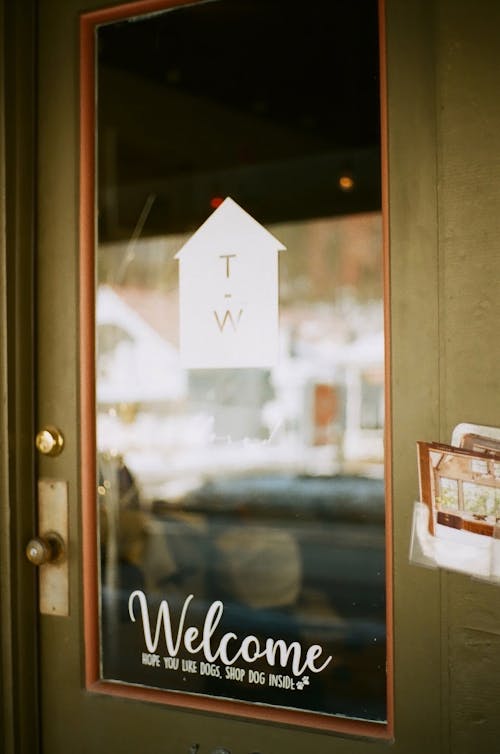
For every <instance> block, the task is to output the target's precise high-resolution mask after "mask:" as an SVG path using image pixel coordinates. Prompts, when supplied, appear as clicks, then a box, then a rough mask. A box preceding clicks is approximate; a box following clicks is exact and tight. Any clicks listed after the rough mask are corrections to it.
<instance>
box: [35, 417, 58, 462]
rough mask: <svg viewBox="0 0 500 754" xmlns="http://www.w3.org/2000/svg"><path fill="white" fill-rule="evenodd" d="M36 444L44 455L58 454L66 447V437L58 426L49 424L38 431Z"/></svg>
mask: <svg viewBox="0 0 500 754" xmlns="http://www.w3.org/2000/svg"><path fill="white" fill-rule="evenodd" d="M35 445H36V447H37V449H38V450H39V451H40V453H42V454H43V455H44V456H58V455H59V453H61V451H62V449H63V447H64V437H63V434H62V432H61V431H60V430H59V429H57V427H53V426H52V425H50V424H48V425H47V426H46V427H42V429H41V430H40V431H39V432H38V433H37V436H36V438H35Z"/></svg>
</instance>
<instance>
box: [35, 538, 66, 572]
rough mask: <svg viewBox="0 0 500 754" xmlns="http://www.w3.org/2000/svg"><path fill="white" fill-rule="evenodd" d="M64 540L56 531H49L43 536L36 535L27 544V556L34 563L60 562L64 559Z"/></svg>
mask: <svg viewBox="0 0 500 754" xmlns="http://www.w3.org/2000/svg"><path fill="white" fill-rule="evenodd" d="M64 552H65V550H64V542H63V540H62V537H60V536H59V534H56V532H48V533H47V534H45V535H44V536H43V537H34V538H33V539H30V541H29V542H28V544H27V545H26V557H27V558H28V560H29V562H30V563H33V565H36V566H41V565H45V564H46V563H59V562H60V561H61V560H63V559H64Z"/></svg>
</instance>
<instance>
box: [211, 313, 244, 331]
mask: <svg viewBox="0 0 500 754" xmlns="http://www.w3.org/2000/svg"><path fill="white" fill-rule="evenodd" d="M242 314H243V309H240V311H239V312H238V316H237V318H236V321H235V320H234V317H233V314H232V312H230V311H229V309H228V310H227V311H226V312H225V314H224V317H223V319H222V322H221V320H220V317H219V315H218V313H217V312H216V311H214V317H215V321H216V322H217V326H218V328H219V332H221V333H222V332H224V328H225V326H226V325H227V323H228V322H229V323H230V324H231V326H232V328H233V330H234V332H236V330H237V329H238V325H239V324H240V319H241V315H242Z"/></svg>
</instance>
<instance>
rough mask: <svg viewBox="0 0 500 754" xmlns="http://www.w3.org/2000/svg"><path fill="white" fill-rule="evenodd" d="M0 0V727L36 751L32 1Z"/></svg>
mask: <svg viewBox="0 0 500 754" xmlns="http://www.w3.org/2000/svg"><path fill="white" fill-rule="evenodd" d="M35 5H36V4H35V2H34V0H21V1H20V2H16V3H11V2H9V0H0V49H1V50H2V61H1V63H0V70H1V71H2V75H3V81H2V85H0V113H1V120H0V150H1V154H0V171H1V174H0V195H1V208H0V213H1V230H0V307H1V314H0V348H1V356H0V365H1V368H0V391H1V396H2V404H1V407H0V500H1V501H2V503H1V505H0V619H1V620H0V639H1V653H0V671H1V672H0V730H1V731H2V736H3V741H2V743H3V745H4V747H5V748H4V751H5V753H6V754H11V752H12V753H13V752H18V751H19V752H21V751H22V752H24V751H26V752H28V751H31V752H37V751H38V728H39V718H38V709H39V707H38V654H37V615H38V613H37V608H36V604H37V600H36V572H35V571H34V569H33V567H32V566H30V564H29V563H28V562H27V560H26V558H25V557H24V551H23V550H24V548H23V543H25V542H27V541H28V539H29V538H30V537H31V536H33V532H34V531H35V504H34V502H35V494H34V480H35V457H34V456H35V454H34V433H35V429H34V426H35V425H34V390H35V366H34V364H35V361H34V359H35V354H34V310H35V297H34V274H35V254H34V245H35V242H34V239H35V189H34V187H35V169H36V167H35V166H36V158H35V138H36V135H35V121H36V116H35V110H36V86H35V79H36V70H35V65H36V63H35V49H36V44H35V36H36V9H35Z"/></svg>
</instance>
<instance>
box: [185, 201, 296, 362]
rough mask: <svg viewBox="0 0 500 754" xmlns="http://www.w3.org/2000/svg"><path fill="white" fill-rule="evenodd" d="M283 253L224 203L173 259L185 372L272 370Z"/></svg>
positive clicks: (237, 210) (271, 239)
mask: <svg viewBox="0 0 500 754" xmlns="http://www.w3.org/2000/svg"><path fill="white" fill-rule="evenodd" d="M284 249H285V247H284V246H283V244H281V243H280V242H279V241H278V240H277V239H276V238H275V237H274V236H273V235H271V233H269V232H268V231H267V230H266V229H265V228H263V227H262V225H260V224H259V223H258V222H256V221H255V220H254V219H253V218H252V217H251V216H250V215H249V214H248V213H247V212H245V210H243V209H242V208H241V207H240V206H239V205H238V204H236V202H235V201H233V200H232V199H231V198H230V197H227V199H225V200H224V201H223V202H222V204H220V205H219V207H218V208H217V209H216V210H215V212H213V214H212V215H210V217H209V218H208V219H207V220H206V221H205V222H204V223H203V225H201V226H200V228H198V230H197V231H196V232H195V233H194V234H193V235H192V236H191V238H190V239H189V240H188V241H187V243H186V244H185V245H184V246H183V247H182V249H180V251H178V252H177V254H176V259H178V260H179V308H180V312H179V315H180V356H181V363H182V365H183V366H184V367H186V368H188V369H207V368H219V369H222V368H236V367H270V366H272V365H274V364H275V363H276V362H277V359H278V251H280V250H284Z"/></svg>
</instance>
